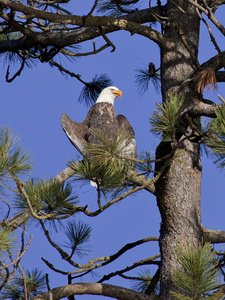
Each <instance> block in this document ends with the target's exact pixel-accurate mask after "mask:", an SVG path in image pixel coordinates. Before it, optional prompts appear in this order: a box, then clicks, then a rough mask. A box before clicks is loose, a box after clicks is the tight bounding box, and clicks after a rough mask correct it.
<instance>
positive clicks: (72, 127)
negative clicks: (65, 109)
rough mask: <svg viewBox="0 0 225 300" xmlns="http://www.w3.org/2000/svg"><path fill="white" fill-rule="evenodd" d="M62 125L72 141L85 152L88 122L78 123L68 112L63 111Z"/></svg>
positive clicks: (78, 148) (79, 149) (81, 151)
mask: <svg viewBox="0 0 225 300" xmlns="http://www.w3.org/2000/svg"><path fill="white" fill-rule="evenodd" d="M61 125H62V129H63V130H64V132H65V133H66V135H67V137H68V139H69V140H70V141H71V143H72V144H73V145H74V146H75V147H76V148H77V150H78V151H79V152H80V153H81V154H83V153H84V148H85V145H86V144H87V141H86V140H85V137H86V135H87V132H88V127H87V124H86V122H82V123H76V122H74V121H73V120H71V119H70V118H69V117H68V116H67V114H65V113H63V114H62V116H61Z"/></svg>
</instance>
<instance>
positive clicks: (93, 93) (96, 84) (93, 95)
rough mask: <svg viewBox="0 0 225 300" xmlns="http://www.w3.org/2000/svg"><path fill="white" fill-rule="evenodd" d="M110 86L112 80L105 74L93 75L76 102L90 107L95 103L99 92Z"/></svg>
mask: <svg viewBox="0 0 225 300" xmlns="http://www.w3.org/2000/svg"><path fill="white" fill-rule="evenodd" d="M110 85H112V80H111V79H110V78H109V77H108V75H107V74H100V75H95V77H94V78H93V79H92V81H90V82H88V83H87V84H86V85H85V86H84V87H83V89H82V91H81V93H80V96H79V98H78V101H79V102H84V103H86V105H87V106H91V105H93V104H94V103H95V102H96V100H97V98H98V96H99V94H100V92H101V91H102V90H103V89H104V88H106V87H107V86H110Z"/></svg>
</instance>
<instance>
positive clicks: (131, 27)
mask: <svg viewBox="0 0 225 300" xmlns="http://www.w3.org/2000/svg"><path fill="white" fill-rule="evenodd" d="M0 4H2V5H3V6H4V7H9V8H11V9H13V10H15V11H20V12H22V13H23V14H24V15H29V18H40V19H43V20H48V21H50V22H53V23H61V24H62V25H78V26H81V27H92V28H90V29H91V31H89V33H88V34H89V36H87V35H86V34H85V32H84V29H80V30H78V31H71V32H68V31H66V30H65V31H64V32H60V33H58V32H43V33H38V32H34V31H33V32H31V31H30V30H28V29H26V27H23V26H22V25H20V24H17V22H16V21H14V22H16V23H15V26H17V25H18V26H21V27H22V29H21V28H18V30H20V31H21V32H23V31H24V30H28V32H27V36H29V38H28V40H27V41H26V44H30V43H31V40H30V39H32V43H31V44H32V45H35V44H36V45H46V46H47V45H54V46H55V47H56V48H57V47H59V48H60V47H64V46H68V45H71V44H75V43H77V42H76V36H77V35H78V34H79V33H82V36H83V41H86V40H88V39H92V38H94V37H97V36H100V35H101V32H100V31H99V29H98V27H99V26H104V32H105V34H106V33H109V32H113V31H117V30H126V31H129V32H131V33H132V34H135V33H137V34H140V35H143V36H145V37H147V38H149V39H151V40H153V41H154V42H156V43H157V44H158V45H159V46H161V47H165V48H171V47H173V46H175V45H174V44H173V43H172V42H171V40H170V39H169V38H166V37H165V36H163V35H162V34H161V33H159V32H158V31H156V30H154V29H152V28H151V26H145V25H141V23H143V22H142V20H141V19H140V18H139V17H140V16H141V14H140V13H137V12H135V13H133V14H129V15H128V16H124V17H121V18H113V17H108V16H101V17H98V16H88V17H86V18H83V17H82V16H76V15H65V14H55V13H51V12H47V11H43V10H40V9H37V8H34V7H30V6H27V5H24V4H22V3H19V2H15V1H11V0H0ZM148 12H149V13H150V14H151V12H150V11H149V10H148ZM137 14H138V15H139V16H136V15H137ZM148 18H149V17H148ZM151 18H153V17H152V16H151ZM145 20H146V17H145V18H144V21H145ZM18 26H17V27H18ZM24 34H25V35H26V33H25V32H24ZM25 40H26V38H25ZM4 42H5V41H3V42H1V43H0V45H2V46H4V44H5V43H4ZM11 42H12V41H11ZM15 42H16V41H14V47H15V44H16V43H15ZM17 42H18V43H17V47H18V45H19V44H20V43H21V41H17ZM23 42H24V39H23ZM80 42H82V40H81V39H79V43H80ZM8 46H9V44H8ZM17 49H18V48H17ZM0 50H1V51H2V50H3V49H2V48H1V47H0ZM6 50H9V48H8V49H6Z"/></svg>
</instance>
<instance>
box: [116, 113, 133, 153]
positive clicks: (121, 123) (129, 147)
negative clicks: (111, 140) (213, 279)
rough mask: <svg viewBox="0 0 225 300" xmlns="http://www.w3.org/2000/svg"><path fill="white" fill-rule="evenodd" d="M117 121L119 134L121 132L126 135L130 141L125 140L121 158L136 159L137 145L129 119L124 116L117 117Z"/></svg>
mask: <svg viewBox="0 0 225 300" xmlns="http://www.w3.org/2000/svg"><path fill="white" fill-rule="evenodd" d="M116 120H117V124H118V128H119V132H121V134H123V133H124V134H126V135H127V136H128V139H127V140H126V139H125V140H124V145H123V147H122V150H121V156H125V157H132V158H133V157H134V158H136V155H137V145H136V140H135V133H134V130H133V128H132V126H131V125H130V123H129V122H128V120H127V118H126V117H124V116H123V115H118V116H116Z"/></svg>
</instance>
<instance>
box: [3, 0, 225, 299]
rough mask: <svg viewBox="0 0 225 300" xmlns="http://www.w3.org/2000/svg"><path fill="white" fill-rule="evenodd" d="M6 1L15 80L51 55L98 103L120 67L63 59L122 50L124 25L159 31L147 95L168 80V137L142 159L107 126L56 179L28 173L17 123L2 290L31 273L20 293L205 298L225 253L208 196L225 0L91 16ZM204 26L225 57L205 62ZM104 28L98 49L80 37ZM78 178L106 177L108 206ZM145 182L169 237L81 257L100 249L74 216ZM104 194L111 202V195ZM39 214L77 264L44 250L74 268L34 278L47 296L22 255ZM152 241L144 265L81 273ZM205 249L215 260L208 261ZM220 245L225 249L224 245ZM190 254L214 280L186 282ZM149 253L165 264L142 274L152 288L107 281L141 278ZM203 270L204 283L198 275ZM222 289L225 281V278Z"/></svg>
mask: <svg viewBox="0 0 225 300" xmlns="http://www.w3.org/2000/svg"><path fill="white" fill-rule="evenodd" d="M0 4H1V14H0V16H1V19H2V22H1V34H0V52H1V55H2V57H3V58H4V60H5V63H6V64H7V66H8V67H7V70H6V81H7V82H12V81H13V80H15V79H16V78H17V77H18V76H20V75H22V74H23V70H24V69H25V67H31V66H33V65H35V64H36V63H37V62H38V61H40V62H42V63H47V64H49V65H50V66H51V67H53V68H56V69H58V70H59V71H60V72H62V73H63V74H66V75H67V76H71V77H72V78H75V79H76V80H78V81H79V82H80V83H81V84H83V90H82V91H81V94H80V97H79V101H80V102H85V104H86V105H90V104H92V103H93V102H94V101H95V99H96V97H97V95H98V93H99V92H100V90H101V89H102V88H104V87H105V86H107V85H109V84H112V81H111V79H110V78H109V76H108V74H97V75H93V79H92V80H84V79H83V77H82V76H81V75H80V74H76V73H74V72H72V71H70V70H69V68H68V69H67V68H66V67H65V66H64V64H63V59H62V58H64V57H68V58H77V57H81V56H87V55H91V54H97V53H99V52H101V51H103V50H105V49H106V48H108V47H109V48H110V49H111V51H112V52H113V51H115V49H116V45H114V43H113V42H112V41H111V40H110V38H109V35H108V34H109V33H111V32H116V31H122V30H124V31H127V32H129V33H131V38H132V36H133V35H134V34H138V35H141V36H143V37H145V38H146V41H147V42H154V43H155V44H156V45H158V46H159V47H160V66H156V64H155V63H154V62H151V60H149V61H150V62H149V61H148V62H146V64H147V66H148V67H145V68H144V69H142V68H140V67H138V68H136V81H135V82H136V84H137V88H138V89H139V93H140V95H143V93H146V92H147V90H148V86H149V84H151V83H153V84H154V85H155V86H156V88H157V89H158V91H159V88H161V97H162V102H161V103H159V104H157V107H156V110H155V112H154V113H153V115H152V116H151V118H150V123H151V126H152V127H151V130H152V132H153V133H155V134H156V135H157V136H158V137H159V138H160V142H159V145H158V146H157V149H156V153H155V156H153V155H151V154H150V153H149V152H147V153H144V154H140V155H138V157H137V159H133V160H132V159H127V158H126V157H120V155H119V153H120V151H119V147H121V144H122V145H123V142H124V140H122V141H120V140H117V141H116V143H114V144H109V143H108V141H107V137H106V138H105V137H104V136H101V139H102V145H101V146H96V145H90V147H89V149H87V150H88V151H87V153H88V155H86V156H84V157H83V160H79V161H74V160H73V161H72V160H71V161H69V163H68V167H67V168H66V169H65V170H63V171H62V172H61V173H59V174H58V175H57V176H56V177H55V178H41V179H31V178H29V173H28V172H29V171H30V169H31V163H30V158H29V155H27V153H26V152H24V151H23V150H22V149H21V147H17V146H14V145H15V144H14V143H15V138H14V137H13V135H12V134H11V133H10V131H9V129H2V130H1V133H0V134H1V136H0V142H1V145H0V175H1V179H2V180H1V185H0V188H1V191H0V192H1V193H2V195H3V196H4V198H3V199H4V202H5V203H6V205H7V207H8V213H7V215H6V217H5V218H4V219H3V220H2V222H1V232H0V233H1V237H2V243H1V245H0V251H1V254H2V257H3V258H2V260H1V266H2V268H1V282H0V284H1V286H0V288H1V290H4V289H5V291H6V292H7V290H8V286H9V285H8V284H9V282H10V280H14V281H11V282H18V280H22V281H23V290H22V291H21V289H17V290H16V294H17V295H16V296H14V294H13V295H11V298H12V297H14V298H15V299H21V297H24V299H29V298H30V299H31V298H32V299H36V300H37V299H49V297H50V294H51V297H53V299H61V298H63V297H68V298H69V299H74V298H73V297H74V295H76V294H99V295H103V296H106V297H112V298H115V299H121V300H125V299H153V298H154V297H155V295H154V296H153V295H152V296H151V294H153V293H154V292H155V288H156V287H157V285H158V283H160V295H159V297H160V298H161V299H170V298H171V299H172V297H178V298H179V297H180V299H181V298H182V297H186V299H188V298H187V297H189V298H190V297H192V298H193V299H198V298H199V297H203V296H204V297H205V293H206V292H208V291H209V292H210V289H213V288H216V287H217V286H215V285H214V283H215V281H214V279H215V278H214V275H215V272H214V267H215V265H214V264H213V268H212V265H211V264H210V262H211V261H213V262H214V259H213V258H212V257H211V256H210V252H209V248H207V247H209V246H204V245H208V244H207V243H210V244H214V243H223V242H225V232H224V231H216V230H211V229H206V228H205V227H203V226H202V224H201V207H200V204H201V175H202V165H201V157H200V153H201V148H204V149H207V151H208V152H209V153H210V155H211V157H212V159H213V161H214V162H215V164H217V165H218V166H219V167H220V168H221V169H223V168H224V165H225V161H224V149H225V147H224V146H225V145H224V143H225V140H224V136H225V126H224V118H225V108H224V102H225V101H224V99H223V98H222V97H220V99H221V102H222V104H220V105H217V104H215V103H214V102H212V101H210V100H208V99H204V94H203V92H204V90H205V89H207V88H210V87H211V88H212V89H214V90H215V89H216V88H217V82H224V81H225V77H224V71H221V69H222V68H223V67H225V54H224V51H223V50H222V49H221V46H219V44H220V43H219V41H218V40H217V38H216V37H215V36H214V35H213V33H212V30H211V27H212V26H214V27H215V29H216V30H217V31H218V32H219V33H220V36H222V37H223V36H224V35H225V29H224V26H223V24H222V22H223V20H222V21H221V22H220V21H219V19H218V18H217V14H216V13H217V11H219V10H221V9H223V5H224V1H223V0H219V1H205V0H202V1H197V2H196V1H192V0H187V1H176V0H175V1H174V0H170V1H167V2H166V3H165V4H164V3H161V2H160V1H157V4H156V5H155V6H152V5H153V4H152V3H151V1H150V2H147V4H146V3H145V4H144V5H147V6H146V7H145V8H142V7H141V5H143V4H142V3H140V1H137V0H131V1H123V0H122V1H120V0H109V1H105V0H96V1H94V3H93V4H92V5H93V6H92V7H90V10H89V12H88V13H87V14H86V15H82V16H79V15H75V14H74V12H73V11H71V12H70V11H69V9H68V7H69V5H70V4H71V3H70V2H69V1H67V0H66V1H58V0H53V1H38V0H37V1H31V0H29V1H27V2H26V3H24V2H21V1H11V0H0ZM65 4H68V6H65ZM200 25H204V26H205V28H206V29H207V31H208V34H209V37H210V39H211V42H212V44H213V46H214V48H215V49H216V51H217V54H216V55H215V56H213V57H211V58H210V59H208V60H207V61H205V62H204V63H202V64H201V63H200V62H199V40H200ZM154 26H155V27H154ZM98 37H101V38H102V39H103V40H104V42H105V44H104V45H103V46H101V47H99V48H98V47H97V46H96V43H95V42H94V41H93V42H92V46H93V50H92V51H89V52H83V53H82V52H81V51H80V49H79V48H78V46H79V45H80V44H82V43H83V42H86V41H90V40H93V39H95V38H98ZM137 55H138V54H137ZM58 61H60V63H59V62H58ZM74 63H75V61H74ZM14 65H17V66H18V65H19V66H18V69H17V71H16V72H15V73H14V74H13V75H10V72H11V69H12V67H13V66H14ZM84 76H87V75H84ZM85 78H87V77H85ZM202 117H206V118H208V121H207V124H206V126H202V124H201V123H202V120H201V119H202ZM153 164H155V167H153ZM134 165H135V166H136V169H134ZM71 177H75V178H78V179H79V180H83V181H86V182H87V181H88V182H89V181H90V180H92V179H95V180H96V181H97V182H98V185H97V201H96V205H97V208H96V210H95V211H94V212H92V211H90V210H89V209H88V207H87V206H81V205H79V202H78V197H77V195H76V194H75V193H74V191H73V189H72V183H71V182H70V181H69V179H70V178H71ZM140 190H146V191H147V192H149V193H151V194H154V195H155V196H156V201H157V205H158V208H159V212H160V216H161V229H160V236H159V238H154V237H149V238H144V239H141V240H138V241H136V242H132V243H129V244H126V245H125V246H123V247H122V248H121V249H120V250H118V251H117V252H116V253H114V254H111V255H108V256H104V257H100V258H96V259H92V260H90V261H89V262H87V263H79V262H78V261H79V259H78V257H79V256H82V255H84V254H85V253H86V251H85V250H87V249H88V241H89V239H90V234H91V228H90V226H89V225H87V224H86V223H83V222H79V221H76V222H74V221H73V219H72V218H73V216H74V215H75V216H77V215H78V212H81V213H83V214H85V215H86V216H90V217H95V216H98V215H100V214H102V213H104V211H105V210H107V209H108V208H109V207H110V206H112V205H113V204H115V203H118V202H119V201H122V200H123V199H125V198H127V197H128V196H130V195H132V194H135V193H136V192H138V191H140ZM9 192H10V193H12V194H13V197H14V199H15V200H14V206H15V207H16V209H17V210H19V213H17V214H14V215H13V216H11V215H10V213H11V206H12V205H11V204H9V201H8V199H11V195H10V196H9V195H8V193H9ZM103 199H107V200H108V201H106V202H103V201H102V200H103ZM28 220H29V222H34V223H35V224H38V226H39V227H40V230H41V231H42V232H43V233H44V235H45V236H46V238H47V241H48V242H49V244H50V245H51V246H52V247H53V248H54V249H55V250H56V251H57V252H58V253H59V255H60V256H61V258H62V259H63V260H64V261H65V262H67V263H68V264H69V265H70V266H71V267H72V268H73V271H63V270H59V269H57V267H56V266H55V265H54V264H53V263H51V262H49V261H47V260H46V259H44V258H43V261H44V262H45V264H46V265H47V266H48V267H49V268H50V269H51V270H53V271H54V272H57V273H61V274H63V275H65V276H68V285H66V286H64V287H58V288H56V289H54V290H51V291H49V290H50V287H49V284H48V280H46V286H47V287H48V291H45V292H44V291H43V290H40V291H38V289H34V291H35V293H36V292H40V293H41V295H40V296H38V295H36V294H35V293H34V294H32V293H29V292H28V289H29V288H28V287H29V282H31V281H32V280H30V278H31V277H32V278H33V277H35V276H33V275H32V274H33V273H31V272H30V273H29V272H28V273H27V275H26V274H25V272H24V271H23V269H22V267H21V265H20V260H21V259H22V256H23V255H24V254H25V252H26V250H27V248H28V246H29V243H30V241H31V239H32V237H30V240H29V241H28V242H27V244H25V242H24V232H25V228H26V226H27V222H28ZM65 224H66V225H65ZM49 225H52V228H53V230H58V229H59V226H66V227H65V228H66V229H65V234H66V237H67V242H66V243H65V244H64V245H61V244H60V243H58V242H56V241H55V240H54V236H52V233H51V230H49V229H48V226H49ZM19 226H22V227H21V228H22V233H21V247H20V251H19V254H17V256H16V257H14V256H13V250H12V249H15V248H14V247H15V245H14V244H15V238H14V236H13V234H12V232H13V231H15V229H17V228H18V227H19ZM150 241H157V242H159V247H160V254H157V255H154V256H152V257H149V258H146V259H144V260H141V261H135V262H134V264H133V265H132V266H128V267H127V268H125V269H120V270H118V271H116V272H114V273H110V274H106V275H105V276H103V277H102V278H101V279H100V280H98V282H97V283H80V284H78V283H74V284H73V282H74V281H75V280H76V279H77V278H79V277H82V276H85V275H86V274H87V273H89V272H93V271H94V270H97V269H98V268H100V267H103V266H105V265H107V264H109V263H111V262H113V261H114V260H116V259H117V258H119V257H120V256H121V255H122V254H124V253H126V252H127V251H128V250H130V249H132V248H134V247H136V246H138V245H142V244H144V243H147V242H150ZM185 245H188V248H187V249H188V250H186V252H185V251H184V252H182V251H180V252H179V251H178V249H179V247H180V248H181V249H183V248H184V246H185ZM68 248H69V251H68V253H67V250H68ZM199 255H200V256H199ZM201 255H202V256H201ZM205 255H206V258H207V259H208V258H209V261H207V259H206V260H205ZM218 255H221V257H223V254H218ZM5 256H7V259H9V261H10V263H9V264H7V263H6V261H5ZM196 257H197V258H198V259H197V258H196ZM202 257H203V258H202ZM159 258H160V260H159ZM190 262H192V263H193V264H192V265H191V267H192V268H193V269H194V270H195V271H196V274H197V276H198V272H201V271H202V269H201V268H200V267H198V265H199V264H201V262H204V263H206V266H205V268H204V270H206V267H208V271H206V274H207V276H206V277H207V278H205V277H204V276H205V275H204V274H205V273H204V272H203V273H202V276H203V277H204V279H209V281H208V282H207V284H208V285H207V287H205V288H204V289H201V288H200V287H199V286H200V285H201V280H200V281H199V282H198V284H197V281H195V283H196V286H195V288H196V289H194V295H193V294H191V296H190V295H189V293H190V288H189V287H188V288H187V287H186V290H185V289H184V286H182V284H184V283H186V281H185V280H183V279H182V278H186V279H187V277H185V276H186V275H187V274H188V273H190V272H189V269H188V268H187V265H186V264H189V263H190ZM147 264H151V265H155V266H156V271H155V274H153V276H149V274H148V275H146V274H145V275H144V276H143V274H140V276H138V280H140V281H142V284H141V291H140V289H139V291H133V290H130V289H125V288H122V287H119V286H111V285H107V284H106V283H105V281H106V280H109V279H110V278H112V277H114V276H116V275H119V276H121V277H127V279H131V280H134V278H129V276H126V275H125V273H126V272H128V271H130V270H133V269H135V268H137V267H139V266H143V265H147ZM223 265H224V263H223V258H222V259H219V260H218V266H217V268H219V269H221V271H222V272H223ZM16 272H20V275H22V279H21V277H20V279H16V277H15V276H16V275H15V273H16ZM185 272H186V273H185ZM207 272H208V273H207ZM34 273H36V275H37V276H36V277H41V282H42V279H43V278H42V276H41V275H40V274H42V273H39V271H37V270H36V271H35V272H34ZM174 274H175V275H174ZM184 274H185V275H184ZM39 275H40V276H39ZM189 275H190V274H189ZM192 275H193V274H192ZM12 276H14V278H12ZM182 276H183V277H182ZM198 277H199V278H200V276H198ZM39 279H40V278H39ZM189 279H190V277H189ZM189 279H188V280H189ZM29 280H30V281H29ZM188 280H187V282H188ZM191 280H192V282H193V278H192V279H191ZM34 281H35V282H37V280H34ZM32 282H33V281H32ZM75 282H76V281H75ZM143 282H145V285H146V283H147V288H145V286H144V285H143ZM139 287H140V286H139ZM196 290H197V292H196ZM32 291H33V290H32ZM219 291H220V292H221V291H223V289H222V287H221V286H220V289H219ZM191 292H193V290H192V291H191ZM21 293H22V295H21ZM215 293H216V292H215ZM3 295H6V294H4V293H3ZM202 295H203V296H202ZM214 295H215V294H214ZM217 295H218V294H217ZM209 296H210V297H211V296H212V295H211V294H209ZM7 297H8V296H7ZM216 297H217V296H216ZM154 299H155V298H154Z"/></svg>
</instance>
